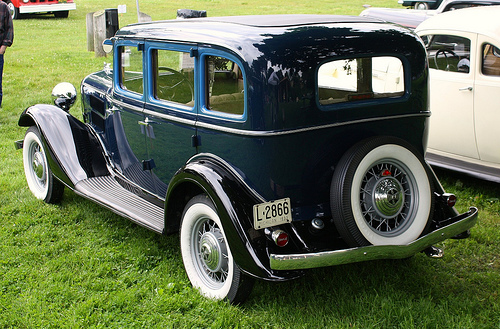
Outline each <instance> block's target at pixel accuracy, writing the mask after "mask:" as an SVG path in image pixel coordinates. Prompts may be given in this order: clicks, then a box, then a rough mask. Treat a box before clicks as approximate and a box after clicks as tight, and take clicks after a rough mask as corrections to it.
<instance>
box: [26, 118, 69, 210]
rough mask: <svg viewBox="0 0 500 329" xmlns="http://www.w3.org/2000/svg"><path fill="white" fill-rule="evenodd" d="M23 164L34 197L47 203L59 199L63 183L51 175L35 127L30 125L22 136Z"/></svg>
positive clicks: (44, 151)
mask: <svg viewBox="0 0 500 329" xmlns="http://www.w3.org/2000/svg"><path fill="white" fill-rule="evenodd" d="M23 164H24V174H25V175H26V181H27V182H28V186H29V188H30V190H31V192H32V193H33V194H34V195H35V197H37V198H38V199H40V200H43V201H45V202H47V203H57V202H59V201H61V198H62V195H63V192H64V185H63V184H62V183H61V182H60V181H58V180H57V179H56V178H55V177H54V175H52V171H51V170H50V167H49V163H48V161H47V155H46V150H45V149H44V147H43V144H42V139H41V136H40V132H39V130H38V128H37V127H34V126H33V127H30V128H29V129H28V130H27V131H26V135H25V136H24V143H23Z"/></svg>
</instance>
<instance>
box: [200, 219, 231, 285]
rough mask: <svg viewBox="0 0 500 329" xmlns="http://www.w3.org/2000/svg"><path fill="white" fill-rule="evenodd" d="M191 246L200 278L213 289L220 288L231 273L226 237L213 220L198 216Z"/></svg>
mask: <svg viewBox="0 0 500 329" xmlns="http://www.w3.org/2000/svg"><path fill="white" fill-rule="evenodd" d="M191 248H192V249H191V253H192V254H193V255H196V258H195V261H196V265H197V266H196V270H197V271H198V274H199V276H200V278H201V279H202V280H204V282H205V284H206V285H207V286H209V287H211V288H212V289H220V288H221V287H222V286H223V285H224V282H226V280H227V278H228V275H229V261H228V259H229V255H228V249H227V245H226V239H225V238H224V235H223V234H222V232H221V230H220V228H219V227H218V226H217V224H216V223H215V222H214V221H213V220H211V219H210V218H207V217H200V218H198V221H197V222H196V223H195V225H194V229H193V231H192V234H191Z"/></svg>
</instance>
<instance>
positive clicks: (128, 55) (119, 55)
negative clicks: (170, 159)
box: [108, 40, 155, 193]
mask: <svg viewBox="0 0 500 329" xmlns="http://www.w3.org/2000/svg"><path fill="white" fill-rule="evenodd" d="M118 42H119V45H118V47H117V52H116V53H115V54H114V56H115V61H114V62H115V68H117V69H115V70H114V79H113V80H114V84H113V95H112V107H111V110H110V111H109V112H110V116H109V117H108V120H112V122H113V125H112V126H113V130H114V131H113V134H114V140H113V139H112V138H110V139H109V143H110V144H111V149H112V150H113V155H112V158H113V161H114V165H115V168H116V170H117V171H118V173H120V174H121V175H122V176H123V177H124V178H125V179H124V180H122V184H124V183H126V182H127V181H128V183H130V184H127V186H128V187H129V189H133V190H134V191H136V192H137V193H138V191H137V189H136V188H135V187H134V185H136V186H138V187H139V188H140V189H143V190H146V191H148V192H149V193H153V192H154V191H155V186H154V183H153V180H152V175H151V172H150V170H148V169H149V168H147V167H145V165H144V161H145V160H147V159H148V158H149V157H148V153H147V148H146V141H147V138H146V137H147V135H146V134H147V131H145V130H144V127H143V126H142V125H141V122H144V120H145V117H144V113H143V112H144V103H145V89H146V84H145V79H144V65H143V64H144V59H143V57H144V56H143V49H144V42H143V41H140V40H126V41H124V40H122V41H118Z"/></svg>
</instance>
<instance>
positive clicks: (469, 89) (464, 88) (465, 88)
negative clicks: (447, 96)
mask: <svg viewBox="0 0 500 329" xmlns="http://www.w3.org/2000/svg"><path fill="white" fill-rule="evenodd" d="M458 90H459V91H466V90H467V91H472V87H463V88H459V89H458Z"/></svg>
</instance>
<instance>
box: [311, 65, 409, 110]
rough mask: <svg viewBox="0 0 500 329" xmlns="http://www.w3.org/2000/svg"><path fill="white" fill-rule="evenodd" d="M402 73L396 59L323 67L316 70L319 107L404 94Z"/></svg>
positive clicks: (401, 66)
mask: <svg viewBox="0 0 500 329" xmlns="http://www.w3.org/2000/svg"><path fill="white" fill-rule="evenodd" d="M404 90H405V85H404V70H403V63H402V62H401V60H400V59H399V58H396V57H390V56H383V57H365V58H354V59H342V60H336V61H332V62H328V63H324V64H322V65H321V66H320V67H319V70H318V96H319V103H320V104H321V105H328V104H334V103H341V102H351V101H357V100H366V99H372V98H384V97H397V96H402V95H403V94H404Z"/></svg>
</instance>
